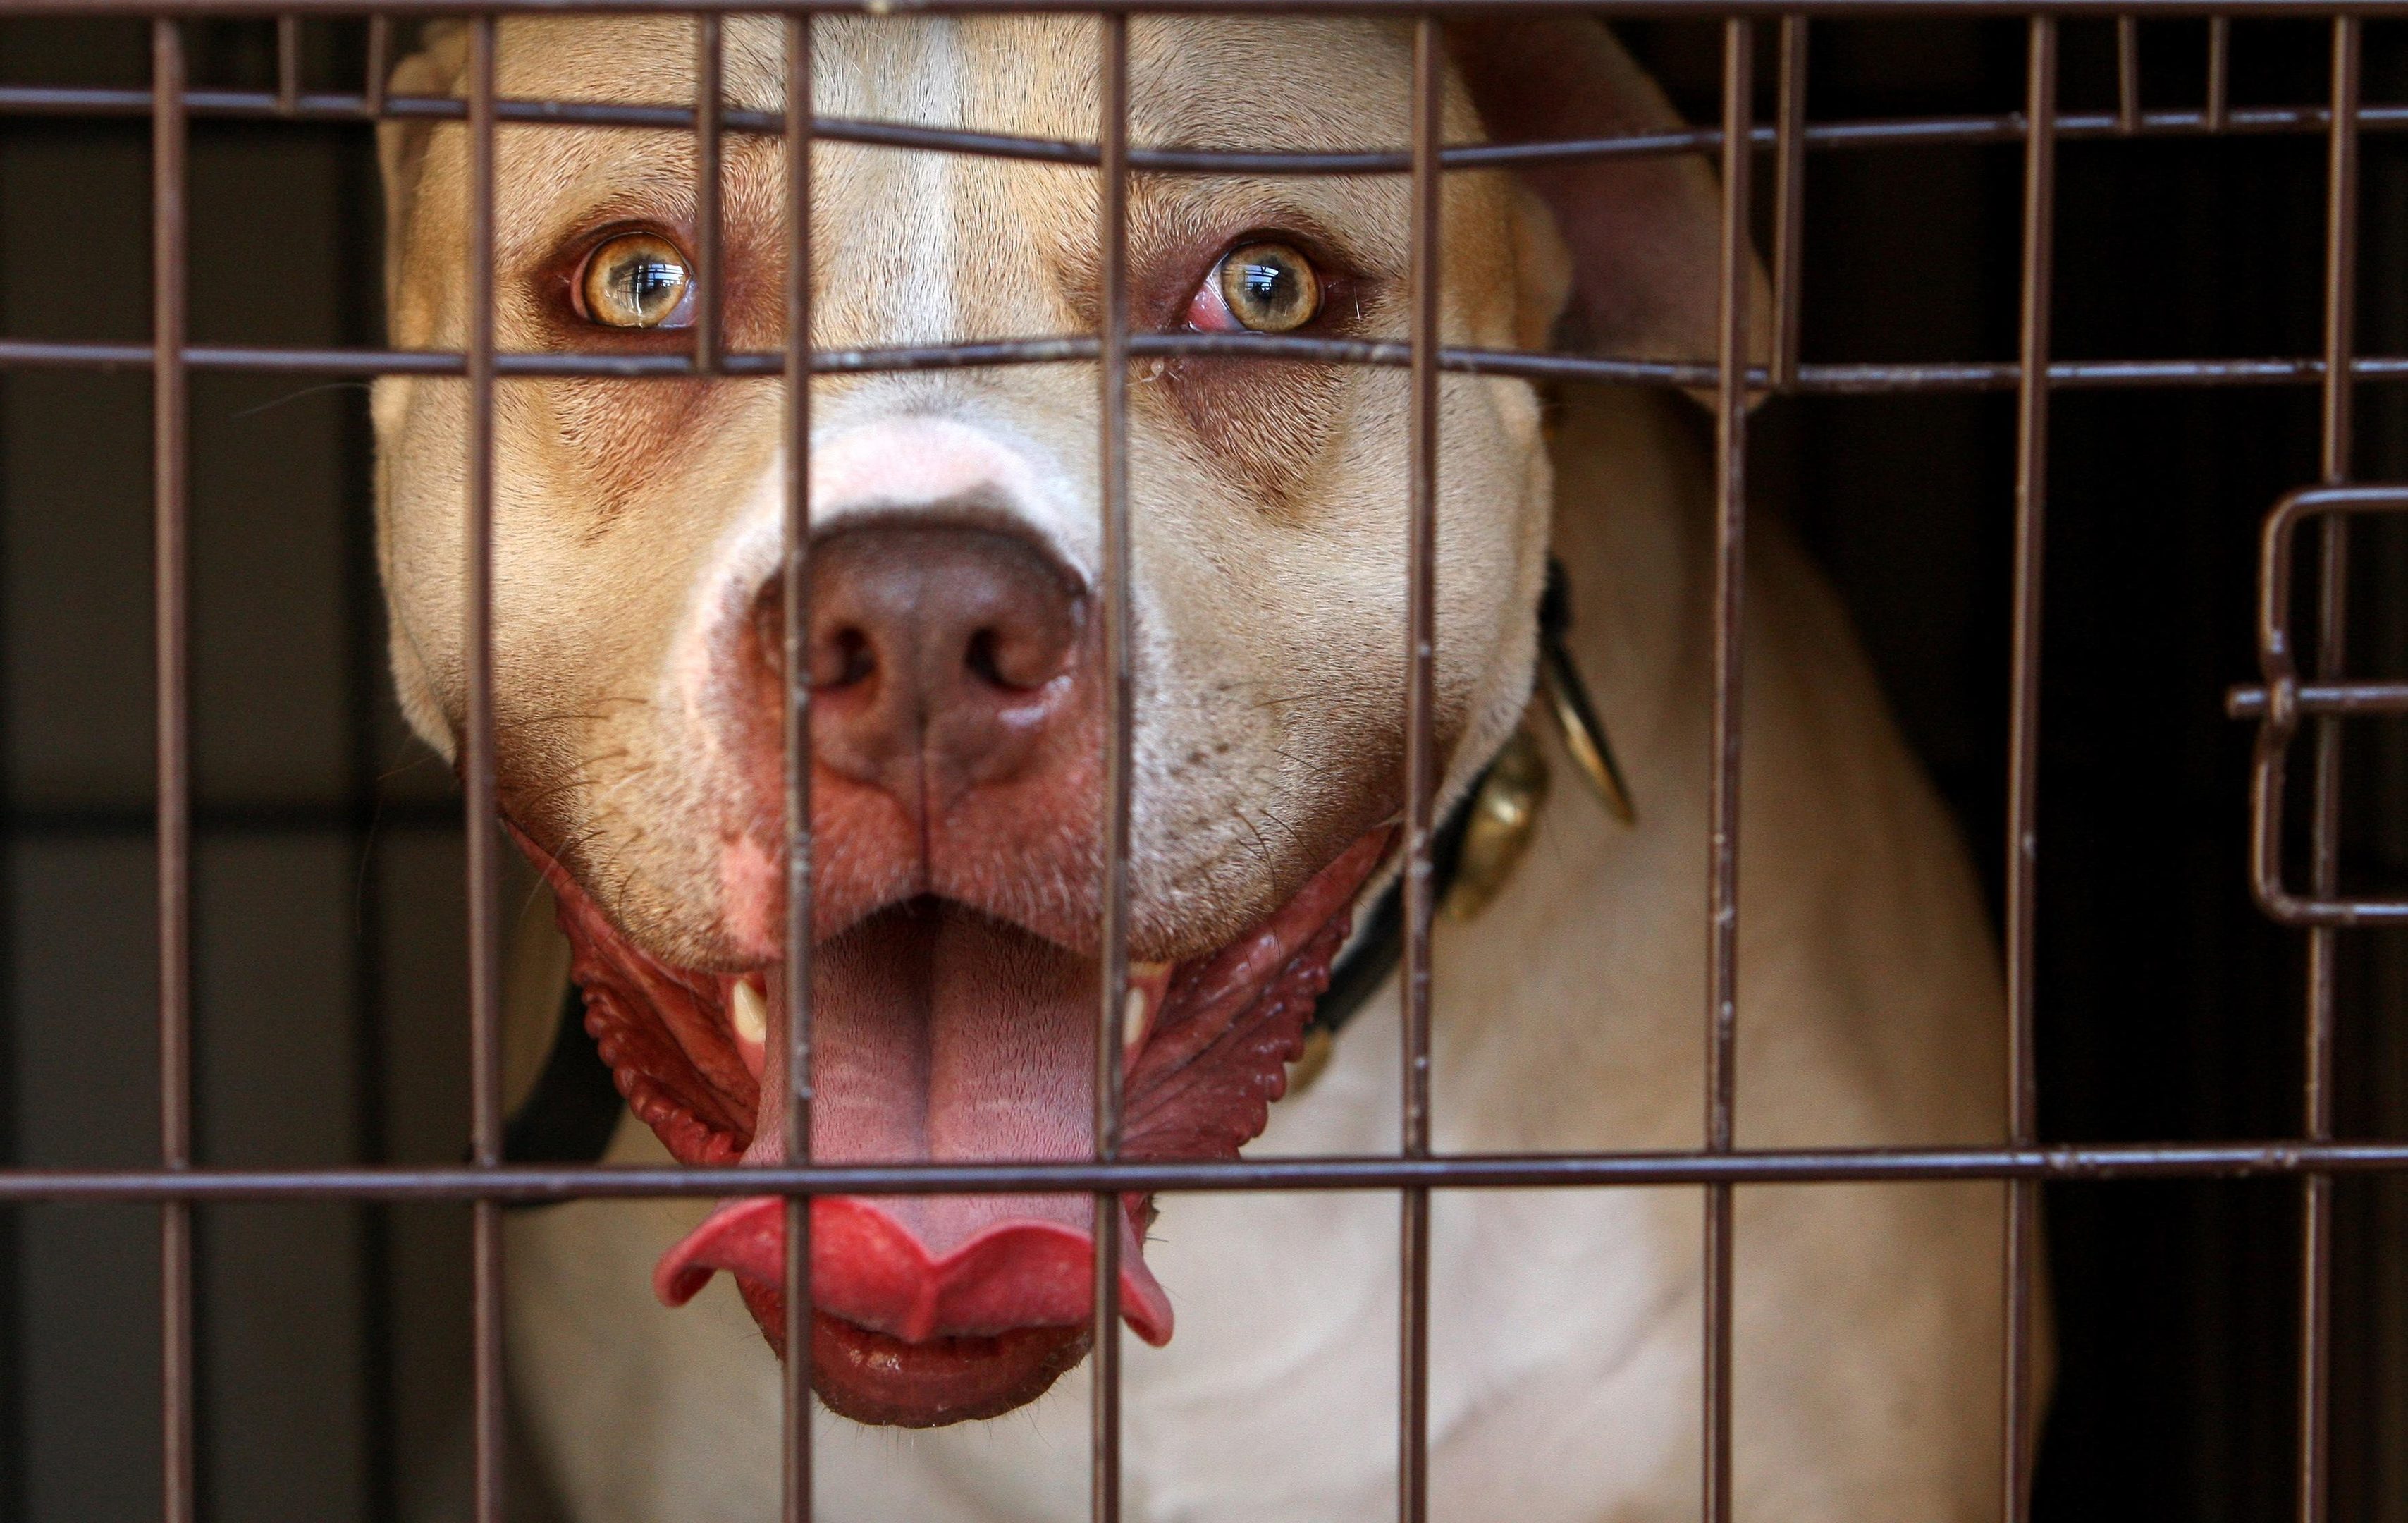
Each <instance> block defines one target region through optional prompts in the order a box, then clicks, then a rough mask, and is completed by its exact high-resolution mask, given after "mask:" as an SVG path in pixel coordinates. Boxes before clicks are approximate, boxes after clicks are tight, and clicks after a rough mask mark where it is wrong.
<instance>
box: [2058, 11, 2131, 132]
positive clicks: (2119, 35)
mask: <svg viewBox="0 0 2408 1523" xmlns="http://www.w3.org/2000/svg"><path fill="white" fill-rule="evenodd" d="M2050 114H2052V115H2054V114H2055V113H2054V112H2052V113H2050ZM2115 130H2116V132H2117V133H2119V134H2121V135H2123V136H2131V135H2132V134H2134V133H2136V132H2139V131H2140V130H2141V19H2140V18H2139V17H2138V16H2130V15H2126V16H2118V17H2116V18H2115Z"/></svg>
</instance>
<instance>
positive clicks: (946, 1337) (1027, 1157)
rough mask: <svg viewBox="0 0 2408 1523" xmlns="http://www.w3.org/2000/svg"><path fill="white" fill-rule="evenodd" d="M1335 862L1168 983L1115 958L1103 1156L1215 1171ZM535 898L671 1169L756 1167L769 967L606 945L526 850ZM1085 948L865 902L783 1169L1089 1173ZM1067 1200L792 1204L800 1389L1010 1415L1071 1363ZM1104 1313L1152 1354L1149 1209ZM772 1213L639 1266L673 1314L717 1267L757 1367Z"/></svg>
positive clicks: (1076, 1199) (1321, 967) (1374, 858)
mask: <svg viewBox="0 0 2408 1523" xmlns="http://www.w3.org/2000/svg"><path fill="white" fill-rule="evenodd" d="M1390 836H1391V832H1390V831H1389V830H1388V829H1387V828H1385V827H1383V828H1380V829H1376V830H1373V831H1371V832H1369V834H1367V835H1365V836H1363V837H1361V838H1359V839H1358V840H1356V841H1355V842H1354V844H1352V845H1351V846H1349V847H1348V848H1347V849H1346V850H1345V851H1344V852H1342V853H1340V855H1338V857H1337V858H1336V859H1335V860H1333V861H1331V862H1329V863H1328V864H1327V865H1326V866H1325V867H1324V868H1323V869H1321V870H1320V871H1319V872H1318V873H1316V874H1315V875H1314V876H1313V877H1312V879H1311V880H1309V881H1308V882H1307V883H1306V884H1304V886H1303V887H1302V888H1301V889H1299V890H1298V891H1297V893H1296V895H1295V896H1294V897H1293V898H1290V899H1289V900H1288V902H1287V903H1286V904H1284V905H1283V906H1282V907H1281V908H1280V909H1278V910H1277V911H1275V912H1272V913H1271V914H1270V915H1269V917H1267V918H1266V919H1264V920H1263V921H1261V922H1260V923H1259V924H1257V925H1255V926H1254V927H1252V928H1251V929H1249V930H1247V931H1245V932H1244V933H1242V934H1240V936H1238V937H1237V938H1235V939H1234V940H1232V941H1228V942H1226V944H1224V945H1222V946H1220V947H1219V948H1217V949H1214V950H1212V951H1211V952H1208V953H1204V954H1201V955H1197V956H1193V957H1190V958H1187V959H1185V960H1183V961H1181V962H1177V963H1150V964H1149V963H1139V964H1135V965H1133V966H1132V968H1131V970H1130V984H1131V988H1130V997H1129V1003H1128V1009H1127V1013H1126V1017H1125V1023H1124V1029H1123V1032H1122V1043H1123V1056H1122V1062H1123V1073H1124V1076H1125V1077H1124V1102H1123V1109H1122V1114H1123V1126H1122V1155H1123V1156H1124V1157H1130V1158H1138V1159H1178V1158H1196V1159H1202V1158H1226V1157H1236V1156H1237V1153H1238V1150H1239V1148H1240V1147H1241V1146H1242V1145H1243V1144H1245V1143H1246V1142H1250V1141H1252V1140H1253V1139H1254V1137H1255V1136H1256V1135H1258V1134H1259V1133H1260V1132H1261V1130H1262V1128H1263V1127H1264V1125H1265V1123H1266V1122H1267V1120H1268V1119H1269V1106H1270V1103H1271V1102H1272V1101H1273V1100H1275V1099H1279V1098H1280V1096H1281V1095H1282V1094H1283V1093H1284V1091H1285V1089H1286V1085H1287V1064H1288V1063H1289V1062H1290V1061H1292V1060H1293V1059H1294V1058H1295V1057H1296V1056H1297V1053H1298V1052H1299V1050H1300V1047H1301V1043H1302V1038H1303V1031H1304V1026H1305V1023H1306V1021H1307V1020H1308V1019H1309V1018H1310V1017H1311V1015H1312V1008H1313V1004H1314V1001H1315V1000H1316V999H1318V998H1319V996H1320V994H1321V992H1322V990H1323V989H1324V988H1325V987H1326V985H1327V983H1328V979H1329V969H1330V963H1331V960H1332V959H1333V958H1334V957H1335V956H1336V955H1337V953H1338V951H1339V949H1340V945H1341V944H1342V943H1343V942H1344V941H1345V938H1346V934H1347V929H1348V922H1349V906H1350V905H1351V904H1352V903H1353V901H1354V899H1355V896H1356V894H1357V893H1358V892H1359V891H1360V890H1361V888H1362V885H1363V884H1364V882H1365V881H1366V880H1367V879H1368V878H1369V875H1370V873H1371V871H1372V869H1373V868H1374V867H1375V866H1376V865H1377V864H1378V862H1379V861H1380V859H1381V857H1382V855H1383V854H1384V852H1385V850H1386V848H1387V844H1388V841H1389V839H1390ZM529 850H530V853H531V855H535V856H536V858H537V861H538V865H539V866H540V867H542V868H543V869H545V872H546V875H547V876H548V877H549V878H550V879H551V880H552V885H553V888H554V891H555V893H556V894H557V896H558V898H559V905H560V922H561V927H562V929H563V930H564V931H566V934H567V936H568V939H569V941H570V943H571V945H572V948H573V950H574V961H573V964H572V971H573V976H574V977H575V979H576V981H577V984H579V986H580V987H581V989H582V990H583V992H584V996H585V1001H586V1014H585V1024H586V1028H587V1029H588V1030H589V1031H590V1032H591V1033H592V1034H593V1036H594V1038H595V1042H596V1044H597V1045H598V1047H599V1048H600V1050H601V1054H602V1056H603V1058H604V1059H605V1061H607V1062H608V1063H609V1065H610V1069H611V1072H612V1074H613V1076H614V1077H615V1079H616V1081H617V1084H618V1086H619V1090H620V1093H621V1094H623V1095H624V1096H625V1097H626V1099H627V1101H628V1104H629V1106H630V1108H631V1109H633V1110H634V1112H635V1113H636V1114H637V1115H638V1117H639V1118H640V1119H642V1120H643V1121H644V1122H645V1123H646V1124H647V1125H649V1126H650V1127H651V1128H652V1130H653V1131H654V1132H655V1133H656V1134H657V1135H658V1136H659V1137H660V1139H661V1141H662V1142H663V1143H664V1144H665V1145H666V1146H667V1148H668V1150H669V1151H670V1153H671V1154H672V1155H673V1156H675V1157H677V1158H678V1159H680V1160H681V1161H682V1162H685V1163H688V1164H712V1165H720V1164H727V1163H736V1162H743V1163H763V1164H769V1163H777V1162H781V1161H783V1158H784V1155H785V1125H784V1115H783V1110H782V1099H781V1092H780V1091H781V1086H780V1085H777V1084H775V1083H768V1084H765V1083H764V1082H763V1078H762V1075H763V1072H764V1058H765V1055H766V1054H767V1053H770V1052H781V1051H783V1049H784V1033H783V1028H782V1027H783V1022H782V1011H783V1008H784V1003H785V1001H784V999H783V970H782V968H781V966H778V965H774V964H773V965H770V966H767V967H764V968H758V969H753V970H742V971H738V972H705V971H696V970H684V969H679V968H674V967H671V966H669V965H667V964H666V963H663V962H661V961H659V960H658V959H656V958H654V957H652V955H649V954H648V953H646V952H644V951H643V950H642V949H641V948H639V947H638V946H636V945H635V944H634V942H633V941H631V940H629V939H628V938H627V937H626V936H624V934H622V933H621V932H620V931H619V930H618V929H617V928H616V927H614V926H613V925H612V924H611V923H610V921H609V919H608V917H607V916H606V915H605V914H604V913H603V912H602V911H601V909H600V907H599V906H598V905H597V904H596V903H595V901H594V900H593V899H592V898H590V897H589V896H588V895H587V894H586V893H585V892H584V891H583V889H582V888H581V887H580V886H579V885H578V884H576V882H575V881H574V880H573V879H572V878H571V877H570V876H569V874H567V873H566V871H564V870H563V869H560V868H559V867H558V866H557V865H556V864H555V863H553V862H552V861H551V860H550V858H549V857H547V856H545V855H543V854H542V853H541V852H540V851H539V850H537V849H536V848H534V847H533V846H532V844H531V843H529ZM1099 983H1100V972H1099V969H1098V966H1097V960H1096V958H1095V957H1094V956H1093V955H1091V954H1089V953H1086V952H1082V951H1079V950H1075V949H1072V948H1069V947H1065V946H1062V945H1060V944H1058V943H1056V942H1054V941H1049V940H1047V939H1045V938H1043V937H1040V936H1038V935H1036V934H1034V933H1032V932H1030V931H1028V930H1025V929H1024V928H1022V927H1018V926H1016V925H1013V924H1011V923H1008V922H1006V921H1003V920H999V919H996V918H995V917H993V916H990V915H988V914H985V913H983V912H981V911H979V910H977V909H975V908H972V907H969V906H967V905H963V904H960V903H957V902H954V901H952V900H948V899H944V898H937V897H933V896H922V897H918V898H910V899H906V900H904V901H902V902H899V903H895V904H890V905H888V906H886V907H885V908H883V909H881V910H879V911H877V912H874V913H871V914H869V915H868V916H867V917H866V918H863V919H861V920H859V921H857V922H856V923H854V924H853V925H852V926H851V927H847V928H845V929H843V930H841V931H839V932H837V933H835V934H833V935H830V936H828V937H826V938H825V939H824V940H823V941H821V942H820V944H819V945H818V946H817V947H816V949H815V950H814V953H813V982H812V1027H811V1039H812V1070H811V1076H812V1090H813V1097H814V1098H813V1102H812V1108H811V1156H812V1157H813V1159H814V1160H815V1161H819V1162H824V1163H901V1162H913V1161H921V1160H931V1161H945V1162H968V1161H985V1162H1001V1161H1047V1160H1069V1159H1083V1158H1088V1157H1093V1156H1094V1146H1095V1144H1094V1136H1093V1118H1094V1100H1093V1093H1092V1091H1093V1084H1094V1073H1095V1045H1094V1044H1095V1041H1096V1027H1097V1021H1096V1000H1097V989H1098V986H1099ZM1094 1214H1095V1205H1094V1198H1093V1197H1091V1196H1088V1195H1083V1194H1071V1195H975V1196H971V1195H953V1196H891V1197H882V1198H869V1197H860V1196H839V1197H827V1198H820V1199H815V1200H813V1201H812V1202H811V1265H810V1275H811V1300H812V1311H813V1329H812V1357H813V1365H812V1369H813V1379H814V1384H815V1386H816V1388H817V1389H818V1391H819V1393H820V1396H821V1399H822V1400H823V1401H825V1402H826V1403H827V1405H828V1406H829V1407H830V1408H831V1409H833V1410H835V1411H837V1412H839V1413H841V1414H843V1415H847V1416H851V1417H854V1418H856V1419H858V1420H861V1421H865V1422H877V1423H893V1424H899V1425H904V1426H911V1427H926V1426H934V1425H939V1424H943V1423H951V1422H958V1421H962V1420H965V1419H968V1418H977V1417H986V1416H993V1415H997V1414H1000V1413H1003V1412H1007V1411H1010V1410H1011V1409H1012V1408H1013V1407H1016V1406H1019V1405H1021V1404H1022V1403H1024V1402H1025V1401H1031V1400H1034V1399H1035V1398H1036V1397H1037V1396H1039V1395H1040V1394H1042V1393H1043V1392H1044V1391H1045V1389H1046V1388H1047V1387H1050V1386H1051V1385H1052V1384H1053V1383H1054V1380H1055V1379H1056V1378H1058V1377H1059V1376H1060V1375H1061V1374H1062V1373H1063V1372H1065V1371H1067V1370H1068V1369H1070V1368H1071V1367H1073V1366H1074V1365H1076V1364H1077V1363H1078V1361H1079V1359H1080V1358H1082V1356H1083V1355H1084V1354H1085V1352H1086V1350H1087V1343H1088V1339H1089V1326H1090V1319H1091V1317H1092V1315H1093V1274H1094V1245H1093V1240H1092V1237H1091V1229H1092V1228H1093V1227H1094V1225H1095V1224H1094V1221H1093V1218H1094ZM1114 1215H1115V1217H1116V1218H1117V1219H1116V1220H1115V1221H1114V1222H1113V1223H1112V1224H1111V1229H1112V1230H1114V1231H1116V1232H1118V1233H1119V1234H1120V1240H1121V1279H1120V1292H1121V1310H1122V1315H1123V1318H1124V1319H1125V1322H1126V1323H1127V1325H1128V1327H1129V1328H1130V1329H1131V1330H1133V1331H1134V1332H1136V1333H1137V1334H1138V1335H1139V1336H1140V1337H1141V1338H1143V1339H1145V1340H1146V1341H1147V1342H1148V1343H1155V1344H1160V1343H1167V1342H1168V1340H1169V1338H1170V1335H1171V1323H1172V1316H1171V1307H1170V1300H1169V1298H1168V1295H1167V1294H1166V1293H1165V1291H1164V1290H1163V1287H1162V1286H1161V1285H1160V1284H1159V1283H1157V1282H1156V1281H1155V1279H1154V1275H1153V1274H1152V1272H1150V1271H1149V1270H1148V1269H1147V1267H1146V1263H1145V1255H1144V1245H1143V1238H1144V1229H1145V1228H1146V1226H1147V1225H1148V1223H1150V1222H1151V1220H1152V1217H1153V1202H1152V1200H1150V1199H1149V1198H1144V1197H1128V1198H1125V1199H1124V1200H1122V1202H1121V1209H1120V1210H1119V1211H1118V1212H1116V1213H1114ZM784 1257H785V1230H784V1202H783V1201H782V1200H780V1199H779V1198H776V1197H767V1196H763V1197H752V1198H746V1199H742V1200H731V1201H728V1202H726V1203H724V1204H723V1205H722V1206H721V1207H720V1208H719V1209H718V1210H716V1211H714V1212H713V1213H712V1214H711V1215H710V1217H709V1218H708V1219H707V1220H705V1221H704V1223H703V1224H702V1225H701V1226H700V1227H698V1228H695V1230H694V1231H693V1232H692V1233H690V1234H688V1235H687V1237H686V1238H685V1239H684V1241H682V1242H681V1243H678V1244H677V1245H676V1246H674V1247H672V1248H671V1249H670V1250H669V1251H668V1252H667V1254H666V1255H665V1256H663V1257H662V1258H661V1260H660V1264H659V1266H658V1268H657V1269H656V1271H655V1272H654V1275H653V1286H654V1288H655V1290H656V1291H657V1292H658V1294H659V1295H660V1297H661V1299H662V1300H664V1301H666V1302H667V1303H668V1304H670V1305H673V1306H674V1305H681V1304H683V1303H684V1302H685V1301H687V1300H691V1299H692V1298H693V1297H694V1296H695V1294H696V1293H698V1292H699V1291H700V1290H701V1289H702V1287H703V1286H705V1285H706V1284H708V1283H709V1281H710V1277H711V1276H712V1275H713V1274H714V1273H716V1272H720V1271H723V1270H724V1271H725V1272H728V1273H729V1274H731V1275H733V1276H734V1277H735V1280H736V1283H737V1288H738V1292H739V1293H740V1294H741V1295H742V1297H743V1300H744V1303H745V1305H746V1306H747V1307H748V1308H750V1309H751V1311H752V1313H753V1317H754V1319H755V1320H756V1321H757V1322H758V1323H759V1324H760V1326H761V1329H762V1331H763V1333H764V1334H765V1335H766V1336H767V1338H768V1340H769V1342H770V1343H771V1344H772V1346H774V1347H780V1349H781V1353H782V1340H783V1336H784V1330H785V1302H784V1296H783V1293H782V1286H783V1285H784Z"/></svg>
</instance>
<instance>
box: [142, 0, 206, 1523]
mask: <svg viewBox="0 0 2408 1523" xmlns="http://www.w3.org/2000/svg"><path fill="white" fill-rule="evenodd" d="M184 68H185V65H184V39H183V34H182V32H181V30H180V29H179V25H178V23H177V22H173V21H166V20H161V21H156V22H152V23H151V25H150V81H151V88H152V90H153V91H155V92H156V93H157V96H158V104H157V108H156V109H155V110H154V111H153V112H152V113H151V117H150V122H151V126H150V238H151V254H150V281H151V285H150V327H151V348H152V352H153V353H154V354H155V355H156V359H155V360H154V362H153V364H152V366H151V400H150V407H151V443H150V448H151V460H150V472H151V493H152V513H153V533H154V535H155V543H154V547H153V551H152V553H153V555H154V556H155V558H156V563H157V564H156V565H155V567H154V568H153V570H152V596H153V598H154V604H153V613H152V618H153V620H154V621H155V628H154V631H153V639H154V641H155V646H154V651H155V660H156V662H157V678H156V681H157V684H158V692H157V703H158V721H157V722H158V727H159V734H158V742H157V744H158V758H157V759H158V797H159V864H158V866H159V1161H160V1164H161V1165H162V1166H163V1167H164V1168H165V1169H166V1170H169V1171H177V1170H183V1169H189V1168H190V1167H191V1166H192V1162H193V986H192V915H193V909H192V883H193V787H192V702H191V683H192V662H191V655H190V650H189V640H190V637H191V598H190V576H191V569H192V568H191V559H190V556H189V554H188V553H187V544H188V538H189V536H188V528H189V524H188V520H189V510H190V501H189V496H188V493H189V484H190V483H189V476H188V467H189V466H190V456H191V445H190V439H189V435H188V429H189V423H190V420H189V409H188V406H187V401H186V395H185V376H184V366H183V359H182V354H183V348H184V327H185V315H186V307H185V303H186V299H187V293H188V285H187V281H186V279H185V277H186V273H187V262H186V258H185V253H186V246H185V231H186V219H187V206H186V200H185V196H186V180H187V175H186V149H187V147H188V144H187V141H186V134H185V123H184V112H183V108H182V100H183V93H184ZM159 1376H160V1409H161V1411H160V1423H161V1432H160V1450H161V1460H162V1475H161V1486H160V1490H161V1495H162V1498H163V1501H164V1508H163V1511H164V1516H165V1518H166V1520H167V1523H191V1520H192V1518H193V1509H194V1496H193V1478H194V1473H195V1467H194V1463H193V1215H192V1206H191V1204H190V1203H189V1202H188V1201H184V1200H167V1201H166V1202H165V1203H164V1204H162V1205H161V1207H160V1209H159Z"/></svg>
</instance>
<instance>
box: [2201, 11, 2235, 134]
mask: <svg viewBox="0 0 2408 1523" xmlns="http://www.w3.org/2000/svg"><path fill="white" fill-rule="evenodd" d="M2202 114H2203V115H2204V117H2205V119H2206V122H2205V124H2206V127H2207V130H2208V131H2210V132H2223V131H2224V130H2226V129H2227V128H2228V127H2229V126H2230V125H2231V124H2232V21H2231V18H2229V17H2227V16H2211V17H2210V18H2208V22H2207V105H2206V109H2205V111H2204V112H2203V113H2202Z"/></svg>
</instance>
